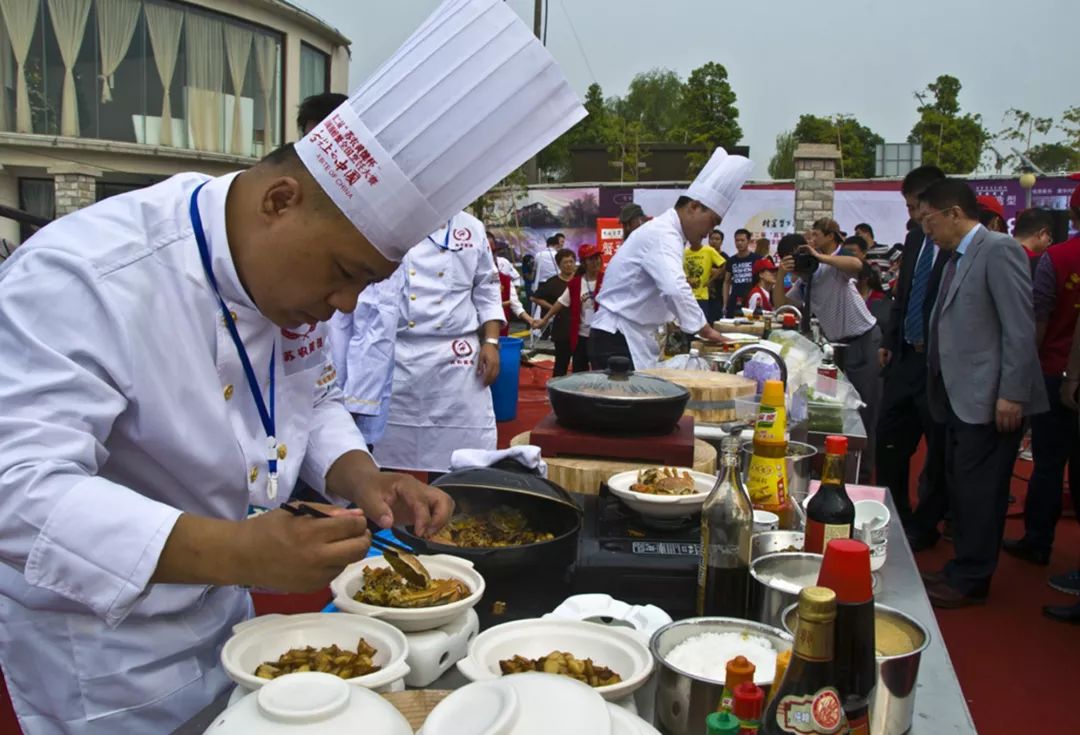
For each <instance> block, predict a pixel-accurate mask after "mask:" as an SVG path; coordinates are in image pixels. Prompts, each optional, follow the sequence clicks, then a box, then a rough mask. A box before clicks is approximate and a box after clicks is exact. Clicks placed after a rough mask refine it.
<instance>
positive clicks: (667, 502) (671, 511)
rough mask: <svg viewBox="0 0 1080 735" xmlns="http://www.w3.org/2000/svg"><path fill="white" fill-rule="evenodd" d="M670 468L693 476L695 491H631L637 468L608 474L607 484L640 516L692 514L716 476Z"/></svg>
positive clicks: (700, 504)
mask: <svg viewBox="0 0 1080 735" xmlns="http://www.w3.org/2000/svg"><path fill="white" fill-rule="evenodd" d="M672 469H674V470H677V471H678V472H679V474H680V475H681V474H682V473H683V472H687V473H689V474H690V477H691V478H693V480H694V488H695V489H696V492H694V493H691V494H690V495H651V494H649V493H639V492H635V491H633V490H631V489H630V486H631V485H633V484H635V483H636V482H637V481H638V470H630V471H628V472H620V473H618V474H617V475H612V476H611V477H609V478H608V481H607V485H608V488H610V489H611V493H612V495H614V496H615V497H617V498H618V499H619V500H621V501H622V502H624V503H626V505H627V506H628V507H629V508H630V509H631V510H636V511H637V512H638V513H640V514H641V515H643V516H647V517H649V518H667V519H670V518H684V517H686V516H692V515H694V514H695V513H697V512H699V511H700V510H701V506H703V505H704V504H705V498H707V497H708V496H709V493H710V492H712V489H713V485H715V484H716V477H715V476H713V475H709V474H706V473H704V472H697V471H695V470H691V469H688V468H686V467H673V468H672Z"/></svg>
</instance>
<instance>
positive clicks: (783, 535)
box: [750, 531, 805, 560]
mask: <svg viewBox="0 0 1080 735" xmlns="http://www.w3.org/2000/svg"><path fill="white" fill-rule="evenodd" d="M804 542H805V539H804V536H803V533H802V531H763V532H762V533H756V534H754V537H753V539H752V540H751V541H750V559H751V560H753V559H757V558H758V557H759V556H766V555H768V554H781V553H793V552H797V551H802V550H803V544H804Z"/></svg>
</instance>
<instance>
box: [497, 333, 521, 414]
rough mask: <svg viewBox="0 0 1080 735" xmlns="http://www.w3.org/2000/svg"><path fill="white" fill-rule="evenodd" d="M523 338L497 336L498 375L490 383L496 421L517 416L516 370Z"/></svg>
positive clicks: (518, 366)
mask: <svg viewBox="0 0 1080 735" xmlns="http://www.w3.org/2000/svg"><path fill="white" fill-rule="evenodd" d="M523 344H524V341H523V340H520V339H518V338H517V337H499V377H497V378H495V382H494V383H492V384H491V402H492V404H494V407H495V420H496V421H513V420H514V419H515V418H517V404H518V371H519V370H520V369H521V347H522V345H523Z"/></svg>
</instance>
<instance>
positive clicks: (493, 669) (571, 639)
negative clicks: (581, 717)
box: [457, 618, 655, 702]
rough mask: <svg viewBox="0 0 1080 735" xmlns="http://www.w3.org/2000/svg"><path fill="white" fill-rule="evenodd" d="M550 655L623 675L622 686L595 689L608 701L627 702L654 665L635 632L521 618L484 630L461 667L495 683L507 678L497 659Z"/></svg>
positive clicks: (468, 675) (468, 673)
mask: <svg viewBox="0 0 1080 735" xmlns="http://www.w3.org/2000/svg"><path fill="white" fill-rule="evenodd" d="M552 651H565V652H566V653H569V654H570V655H572V656H573V657H574V658H578V659H586V658H591V659H592V660H593V663H594V664H596V665H597V666H606V667H608V668H609V669H611V670H612V671H614V672H615V673H617V674H618V675H619V676H620V677H622V681H621V682H619V683H618V684H612V685H611V686H604V687H596V688H595V690H594V691H595V692H596V693H598V694H599V695H601V696H602V697H603V698H604V699H606V700H607V701H609V702H616V701H618V700H620V699H623V698H624V697H627V696H629V695H630V694H633V693H634V692H635V691H636V690H637V689H638V688H640V687H641V686H642V685H644V684H645V682H647V681H648V680H649V677H650V676H651V675H652V672H653V666H654V663H655V662H654V661H653V657H652V654H651V653H649V647H648V645H647V644H646V643H645V642H643V641H642V639H641V636H640V635H639V634H638V633H637V632H636V631H631V630H621V629H619V628H612V627H610V626H606V625H597V624H596V623H584V622H577V621H572V620H558V619H551V618H548V619H534V620H518V621H515V622H512V623H503V624H502V625H496V626H495V627H494V628H489V629H487V630H485V631H484V632H482V633H481V634H480V635H478V636H476V638H474V639H473V641H472V643H471V644H469V652H468V653H467V654H466V655H465V658H463V659H461V660H460V661H458V663H457V667H458V670H459V671H461V673H462V674H464V675H465V677H466V678H468V679H469V680H471V681H484V680H488V679H497V678H499V677H501V676H502V675H503V674H502V670H501V669H500V668H499V661H503V660H506V659H510V658H513V657H514V656H524V657H526V658H540V657H542V656H546V655H548V654H549V653H551V652H552ZM511 676H522V674H511ZM562 678H568V677H562Z"/></svg>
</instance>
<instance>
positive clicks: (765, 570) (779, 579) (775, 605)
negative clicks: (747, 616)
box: [750, 552, 824, 627]
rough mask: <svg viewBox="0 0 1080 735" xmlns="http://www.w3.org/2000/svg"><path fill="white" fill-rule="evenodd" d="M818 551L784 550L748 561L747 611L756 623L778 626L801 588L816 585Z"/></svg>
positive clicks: (820, 556)
mask: <svg viewBox="0 0 1080 735" xmlns="http://www.w3.org/2000/svg"><path fill="white" fill-rule="evenodd" d="M823 558H824V557H822V555H821V554H808V553H805V552H783V553H779V554H769V555H766V556H762V557H759V558H757V559H754V560H753V561H751V562H750V611H751V614H752V616H753V618H754V620H757V621H758V622H761V623H765V624H767V625H774V626H777V627H779V626H780V625H782V624H783V614H784V610H785V609H786V608H787V607H789V606H790V605H791V604H792V603H795V602H798V601H799V592H800V591H802V589H803V587H813V586H814V585H815V584H817V578H818V572H819V571H821V561H822V559H823Z"/></svg>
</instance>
